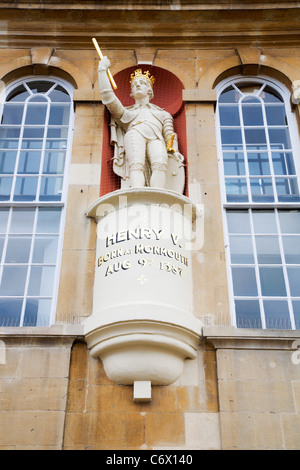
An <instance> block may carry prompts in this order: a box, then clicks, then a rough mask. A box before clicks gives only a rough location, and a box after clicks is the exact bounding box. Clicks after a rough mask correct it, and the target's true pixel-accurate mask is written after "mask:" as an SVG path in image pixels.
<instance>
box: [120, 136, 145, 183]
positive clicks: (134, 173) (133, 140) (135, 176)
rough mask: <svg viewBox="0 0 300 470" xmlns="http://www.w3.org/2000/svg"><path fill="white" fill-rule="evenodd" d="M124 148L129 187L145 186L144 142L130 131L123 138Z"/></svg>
mask: <svg viewBox="0 0 300 470" xmlns="http://www.w3.org/2000/svg"><path fill="white" fill-rule="evenodd" d="M124 148H125V154H126V158H127V160H128V166H129V175H130V186H131V187H132V188H141V187H144V186H145V159H146V140H145V138H144V137H143V136H142V135H141V134H140V133H139V132H137V131H136V130H134V129H130V130H129V131H128V132H126V134H125V137H124Z"/></svg>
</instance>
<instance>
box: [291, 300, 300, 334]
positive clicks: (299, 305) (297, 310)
mask: <svg viewBox="0 0 300 470" xmlns="http://www.w3.org/2000/svg"><path fill="white" fill-rule="evenodd" d="M292 303H293V311H294V318H295V324H296V328H297V329H300V300H294V301H293V302H292Z"/></svg>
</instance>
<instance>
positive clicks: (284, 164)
mask: <svg viewBox="0 0 300 470" xmlns="http://www.w3.org/2000/svg"><path fill="white" fill-rule="evenodd" d="M272 161H273V168H274V174H275V175H295V174H296V171H295V165H294V159H293V154H292V153H288V152H284V153H282V152H272Z"/></svg>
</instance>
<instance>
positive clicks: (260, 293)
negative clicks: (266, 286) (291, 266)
mask: <svg viewBox="0 0 300 470" xmlns="http://www.w3.org/2000/svg"><path fill="white" fill-rule="evenodd" d="M248 212H249V220H250V229H251V240H252V249H253V256H254V269H255V276H256V286H257V294H258V302H259V307H260V318H261V325H262V328H263V329H265V328H266V318H265V309H264V303H263V298H262V291H261V283H260V275H259V264H258V257H257V250H256V242H255V230H254V224H253V212H252V209H249V211H248Z"/></svg>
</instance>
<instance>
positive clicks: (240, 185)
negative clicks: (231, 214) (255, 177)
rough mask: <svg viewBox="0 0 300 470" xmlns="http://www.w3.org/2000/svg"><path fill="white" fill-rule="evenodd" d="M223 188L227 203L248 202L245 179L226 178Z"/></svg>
mask: <svg viewBox="0 0 300 470" xmlns="http://www.w3.org/2000/svg"><path fill="white" fill-rule="evenodd" d="M225 187H226V195H227V201H228V202H242V201H248V195H247V193H248V190H247V182H246V179H245V178H226V181H225Z"/></svg>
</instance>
